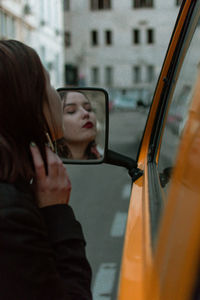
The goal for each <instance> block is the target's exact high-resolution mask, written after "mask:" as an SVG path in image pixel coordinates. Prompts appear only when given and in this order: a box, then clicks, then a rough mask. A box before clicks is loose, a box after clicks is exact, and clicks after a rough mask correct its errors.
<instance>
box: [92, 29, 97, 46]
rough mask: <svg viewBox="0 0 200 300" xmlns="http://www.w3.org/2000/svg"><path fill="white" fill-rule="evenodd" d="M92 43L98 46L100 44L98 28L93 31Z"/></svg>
mask: <svg viewBox="0 0 200 300" xmlns="http://www.w3.org/2000/svg"><path fill="white" fill-rule="evenodd" d="M91 45H92V46H97V45H98V32H97V30H92V31H91Z"/></svg>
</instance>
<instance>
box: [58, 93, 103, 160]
mask: <svg viewBox="0 0 200 300" xmlns="http://www.w3.org/2000/svg"><path fill="white" fill-rule="evenodd" d="M57 91H58V93H59V95H60V98H61V102H62V108H63V124H64V137H63V138H62V139H60V140H58V141H56V148H57V153H58V155H59V156H60V158H61V159H62V161H63V162H64V163H101V162H103V161H104V158H105V153H106V150H107V144H108V94H107V92H106V91H105V90H103V89H96V88H80V89H79V88H59V89H58V90H57Z"/></svg>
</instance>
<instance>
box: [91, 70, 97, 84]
mask: <svg viewBox="0 0 200 300" xmlns="http://www.w3.org/2000/svg"><path fill="white" fill-rule="evenodd" d="M91 82H92V84H99V68H98V67H92V69H91Z"/></svg>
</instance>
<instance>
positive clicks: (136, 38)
mask: <svg viewBox="0 0 200 300" xmlns="http://www.w3.org/2000/svg"><path fill="white" fill-rule="evenodd" d="M133 44H140V30H139V29H133Z"/></svg>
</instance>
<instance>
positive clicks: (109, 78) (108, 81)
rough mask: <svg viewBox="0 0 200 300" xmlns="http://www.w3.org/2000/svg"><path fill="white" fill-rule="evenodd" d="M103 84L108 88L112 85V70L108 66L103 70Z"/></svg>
mask: <svg viewBox="0 0 200 300" xmlns="http://www.w3.org/2000/svg"><path fill="white" fill-rule="evenodd" d="M105 84H106V85H107V86H108V87H109V86H112V84H113V68H112V67H110V66H108V67H106V68H105Z"/></svg>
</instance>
